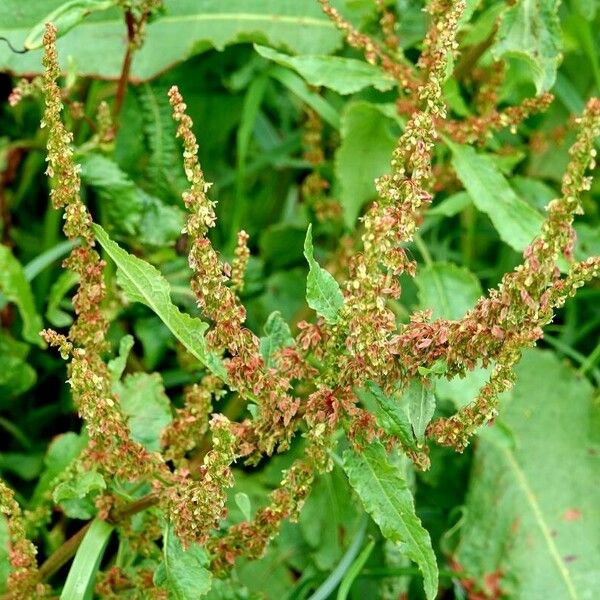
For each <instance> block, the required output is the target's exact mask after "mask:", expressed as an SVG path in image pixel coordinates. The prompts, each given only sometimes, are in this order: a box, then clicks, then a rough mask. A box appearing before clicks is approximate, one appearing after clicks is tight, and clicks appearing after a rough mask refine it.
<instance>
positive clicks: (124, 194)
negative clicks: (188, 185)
mask: <svg viewBox="0 0 600 600" xmlns="http://www.w3.org/2000/svg"><path fill="white" fill-rule="evenodd" d="M79 160H80V162H81V179H82V180H83V181H84V183H86V184H87V185H89V186H91V187H92V188H94V189H95V190H96V191H97V192H98V194H99V196H100V198H101V199H102V200H103V203H102V205H103V208H104V210H105V213H106V216H107V218H108V221H109V222H110V224H111V228H112V231H114V232H115V233H117V234H120V235H122V236H129V237H131V238H132V239H133V240H135V241H136V242H141V243H143V244H152V245H155V246H161V245H164V244H169V243H174V242H175V240H176V239H177V238H178V237H179V236H180V235H181V229H182V227H183V224H184V216H183V211H182V210H181V209H179V208H178V207H176V206H167V205H166V204H164V202H162V201H161V200H159V199H158V198H156V197H154V196H151V195H150V194H147V193H146V192H145V191H144V190H142V189H141V188H139V187H138V186H137V185H135V183H134V182H133V181H132V180H131V179H130V178H129V176H128V175H127V174H126V173H125V172H124V171H122V170H121V169H120V168H119V165H117V163H116V162H114V161H112V160H111V159H109V158H107V157H106V156H104V155H102V154H96V153H90V154H84V155H83V156H81V157H80V158H79Z"/></svg>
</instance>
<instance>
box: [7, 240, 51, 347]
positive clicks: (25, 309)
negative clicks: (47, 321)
mask: <svg viewBox="0 0 600 600" xmlns="http://www.w3.org/2000/svg"><path fill="white" fill-rule="evenodd" d="M0 293H1V294H2V295H3V296H4V297H5V298H6V299H7V300H8V301H9V302H14V303H15V304H16V306H17V308H18V310H19V314H20V315H21V319H22V321H23V330H22V334H23V339H25V340H27V341H28V342H30V343H31V344H36V345H38V346H40V347H41V348H43V347H44V346H45V344H44V342H43V340H42V338H41V337H40V335H39V333H40V331H41V330H42V327H43V324H42V319H41V317H40V316H39V315H38V313H37V311H36V309H35V302H34V299H33V294H32V292H31V287H30V286H29V282H28V281H27V279H26V277H25V273H24V272H23V267H22V266H21V263H20V262H19V261H18V260H17V259H16V258H15V257H14V255H13V253H12V252H11V250H10V248H8V246H3V245H1V244H0Z"/></svg>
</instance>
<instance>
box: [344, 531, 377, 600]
mask: <svg viewBox="0 0 600 600" xmlns="http://www.w3.org/2000/svg"><path fill="white" fill-rule="evenodd" d="M374 547H375V540H371V541H370V542H369V543H368V544H367V545H366V546H365V548H364V549H363V551H362V552H361V553H360V554H359V555H358V556H357V557H356V558H355V559H354V562H353V563H352V565H351V566H350V568H349V569H348V571H346V574H345V575H344V578H343V579H342V581H341V583H340V587H339V589H338V593H337V600H346V598H347V597H348V594H349V593H350V588H351V587H352V584H353V583H354V580H355V579H356V578H357V577H358V576H359V575H360V572H361V571H362V570H363V567H364V566H365V563H366V562H367V560H368V559H369V556H371V552H373V548H374Z"/></svg>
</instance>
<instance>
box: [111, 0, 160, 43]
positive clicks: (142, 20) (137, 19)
mask: <svg viewBox="0 0 600 600" xmlns="http://www.w3.org/2000/svg"><path fill="white" fill-rule="evenodd" d="M118 2H119V4H120V5H121V6H122V7H123V9H124V10H125V11H126V13H127V14H129V15H130V23H128V27H130V28H131V30H132V31H131V34H130V38H131V40H130V43H131V45H132V47H133V48H141V47H142V45H143V43H144V39H145V35H146V23H147V21H148V17H149V16H150V15H152V14H153V13H155V12H156V11H157V10H159V9H160V7H161V6H162V4H163V0H118Z"/></svg>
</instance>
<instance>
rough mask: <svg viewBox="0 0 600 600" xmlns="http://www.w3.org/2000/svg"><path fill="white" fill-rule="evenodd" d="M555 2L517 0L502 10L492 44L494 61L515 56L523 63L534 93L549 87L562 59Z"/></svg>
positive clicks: (558, 20) (546, 0)
mask: <svg viewBox="0 0 600 600" xmlns="http://www.w3.org/2000/svg"><path fill="white" fill-rule="evenodd" d="M559 4H560V2H559V0H519V1H518V2H517V3H516V4H515V5H513V6H511V7H510V8H508V10H507V11H506V12H505V13H504V17H503V18H502V22H501V23H500V28H499V29H498V34H497V36H496V38H497V41H496V43H495V44H494V46H493V47H492V53H493V54H494V57H495V58H496V60H499V59H501V58H504V57H506V56H515V57H517V58H520V59H522V60H524V61H525V62H526V63H527V65H528V66H529V68H530V69H531V72H532V76H533V81H534V83H535V87H536V90H537V92H538V94H541V93H542V92H545V91H547V90H549V89H550V88H551V87H552V85H553V84H554V81H555V79H556V70H557V69H558V65H559V64H560V61H561V58H562V55H561V47H562V43H561V30H560V19H559V17H558V6H559Z"/></svg>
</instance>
